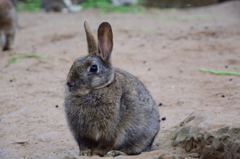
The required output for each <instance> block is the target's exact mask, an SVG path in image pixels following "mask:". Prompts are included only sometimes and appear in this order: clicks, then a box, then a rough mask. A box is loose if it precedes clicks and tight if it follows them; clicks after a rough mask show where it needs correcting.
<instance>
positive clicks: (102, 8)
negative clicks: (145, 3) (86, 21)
mask: <svg viewBox="0 0 240 159" xmlns="http://www.w3.org/2000/svg"><path fill="white" fill-rule="evenodd" d="M80 5H81V6H82V7H83V8H97V9H98V11H99V13H111V12H121V13H145V11H146V9H145V8H144V7H142V6H141V5H139V4H135V5H128V6H120V7H115V6H113V5H112V4H111V3H110V2H109V1H108V0H86V1H85V2H83V3H81V4H80Z"/></svg>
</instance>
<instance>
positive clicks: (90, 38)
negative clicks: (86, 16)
mask: <svg viewBox="0 0 240 159" xmlns="http://www.w3.org/2000/svg"><path fill="white" fill-rule="evenodd" d="M84 28H85V32H86V38H87V43H88V53H89V54H94V53H97V51H98V47H97V42H96V40H95V37H94V35H93V33H92V31H91V29H90V27H89V26H88V23H87V21H84Z"/></svg>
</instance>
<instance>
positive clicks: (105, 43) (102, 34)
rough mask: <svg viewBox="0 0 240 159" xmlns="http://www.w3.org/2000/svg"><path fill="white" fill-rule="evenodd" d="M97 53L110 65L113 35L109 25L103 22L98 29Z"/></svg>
mask: <svg viewBox="0 0 240 159" xmlns="http://www.w3.org/2000/svg"><path fill="white" fill-rule="evenodd" d="M98 45H99V52H100V54H101V56H102V57H103V59H104V60H105V62H107V63H110V64H111V58H110V57H111V53H112V49H113V33H112V28H111V25H110V24H109V23H108V22H103V23H102V24H101V25H100V26H99V28H98Z"/></svg>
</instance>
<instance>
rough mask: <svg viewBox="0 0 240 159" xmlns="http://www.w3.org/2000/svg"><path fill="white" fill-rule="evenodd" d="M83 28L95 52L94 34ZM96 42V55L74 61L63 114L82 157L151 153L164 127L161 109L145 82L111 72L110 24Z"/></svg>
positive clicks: (118, 72) (121, 73) (117, 72)
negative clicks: (160, 122)
mask: <svg viewBox="0 0 240 159" xmlns="http://www.w3.org/2000/svg"><path fill="white" fill-rule="evenodd" d="M84 25H85V31H86V35H87V41H88V46H90V48H89V50H90V51H91V50H92V46H97V45H96V41H95V39H93V38H88V36H91V37H93V35H92V33H91V32H90V31H89V27H88V26H87V23H86V22H85V24H84ZM86 26H87V27H86ZM86 28H87V29H86ZM90 39H91V40H90ZM98 43H99V44H100V45H99V51H98V52H97V53H91V52H89V54H88V56H85V57H82V58H78V59H76V60H75V61H74V63H73V65H72V67H71V69H70V71H69V74H68V77H67V81H66V96H65V103H64V105H65V113H66V118H67V121H68V125H69V128H70V130H71V132H72V134H73V136H74V137H75V139H76V141H77V143H78V145H79V150H80V153H79V155H86V156H91V155H99V156H106V155H107V154H108V155H111V156H116V155H122V154H128V155H135V154H139V153H141V152H143V151H149V150H150V149H151V146H152V143H153V141H154V138H155V136H156V134H157V133H158V131H159V128H160V124H159V113H158V108H157V106H156V104H155V103H154V101H153V99H152V97H151V95H150V94H149V92H148V90H147V89H146V88H145V86H144V85H143V84H142V82H141V81H139V80H138V79H137V78H136V77H135V76H133V75H131V74H129V73H127V72H125V71H123V70H120V69H118V68H114V67H112V63H111V58H110V57H111V52H112V48H113V35H112V29H111V26H110V24H109V23H107V22H104V23H102V24H101V25H100V26H99V29H98ZM96 66H98V71H97V72H92V71H91V70H92V69H93V70H94V68H95V67H96ZM95 71H96V70H95ZM114 150H115V151H114ZM116 150H117V151H116Z"/></svg>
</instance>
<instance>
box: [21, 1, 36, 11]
mask: <svg viewBox="0 0 240 159" xmlns="http://www.w3.org/2000/svg"><path fill="white" fill-rule="evenodd" d="M16 10H17V11H22V10H27V11H32V12H34V11H39V10H40V0H24V1H18V2H17V4H16Z"/></svg>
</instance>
